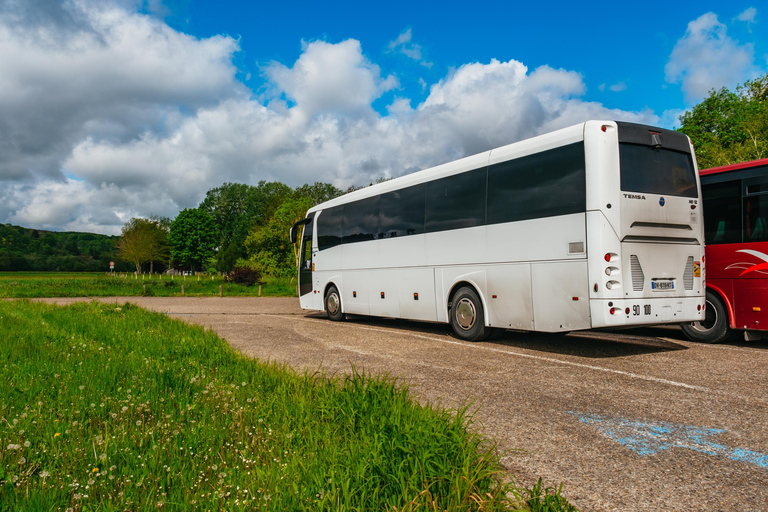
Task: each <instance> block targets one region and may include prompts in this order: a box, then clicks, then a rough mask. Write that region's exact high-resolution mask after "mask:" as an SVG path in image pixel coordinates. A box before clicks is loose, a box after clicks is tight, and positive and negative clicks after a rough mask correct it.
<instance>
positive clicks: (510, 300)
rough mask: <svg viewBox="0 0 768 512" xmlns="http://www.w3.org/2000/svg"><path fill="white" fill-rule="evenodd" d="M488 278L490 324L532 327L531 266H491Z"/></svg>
mask: <svg viewBox="0 0 768 512" xmlns="http://www.w3.org/2000/svg"><path fill="white" fill-rule="evenodd" d="M486 276H487V278H488V279H487V281H488V297H489V298H488V324H489V325H491V326H492V327H501V328H503V329H521V330H524V331H532V330H533V297H532V292H531V265H530V264H528V263H519V264H517V265H490V266H488V268H487V269H486Z"/></svg>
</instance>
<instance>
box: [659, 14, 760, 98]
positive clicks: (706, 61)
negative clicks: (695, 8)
mask: <svg viewBox="0 0 768 512" xmlns="http://www.w3.org/2000/svg"><path fill="white" fill-rule="evenodd" d="M754 53H755V52H754V45H753V44H752V43H745V44H739V42H738V41H736V40H734V39H732V38H731V37H729V36H728V27H726V25H724V24H723V23H720V21H718V18H717V15H716V14H714V13H711V12H709V13H706V14H703V15H701V16H700V17H698V18H696V19H695V20H693V21H691V22H690V23H688V28H687V30H686V32H685V35H684V36H683V37H682V38H681V39H680V40H678V41H677V44H675V47H674V49H673V50H672V54H671V55H670V57H669V62H667V65H666V67H665V69H664V70H665V73H666V80H667V82H670V83H679V84H681V87H682V90H683V92H684V93H685V97H686V99H687V100H688V101H690V102H693V101H696V100H699V99H701V98H703V97H705V96H706V95H707V93H708V92H709V91H710V90H711V89H717V88H720V87H734V86H735V85H737V84H738V83H740V82H743V81H744V80H746V79H748V78H751V77H753V76H755V75H756V74H757V72H758V70H757V68H756V67H755V64H754Z"/></svg>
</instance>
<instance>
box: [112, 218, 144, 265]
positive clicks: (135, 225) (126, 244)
mask: <svg viewBox="0 0 768 512" xmlns="http://www.w3.org/2000/svg"><path fill="white" fill-rule="evenodd" d="M151 245H152V221H150V220H149V219H141V218H132V219H131V220H129V221H128V222H126V223H125V225H124V226H123V229H122V232H121V234H120V239H119V240H118V242H117V253H118V255H119V256H120V257H121V258H123V259H124V260H126V261H130V262H131V263H133V264H134V265H136V272H141V264H142V263H144V262H146V261H149V259H150V247H151Z"/></svg>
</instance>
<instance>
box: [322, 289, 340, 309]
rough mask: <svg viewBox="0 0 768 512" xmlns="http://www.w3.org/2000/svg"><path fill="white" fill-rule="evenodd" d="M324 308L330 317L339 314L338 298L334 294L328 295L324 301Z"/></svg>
mask: <svg viewBox="0 0 768 512" xmlns="http://www.w3.org/2000/svg"><path fill="white" fill-rule="evenodd" d="M325 307H326V308H327V309H328V313H330V314H332V315H335V314H336V313H338V312H339V296H338V295H337V294H336V292H333V293H331V294H330V295H328V300H327V301H326V304H325Z"/></svg>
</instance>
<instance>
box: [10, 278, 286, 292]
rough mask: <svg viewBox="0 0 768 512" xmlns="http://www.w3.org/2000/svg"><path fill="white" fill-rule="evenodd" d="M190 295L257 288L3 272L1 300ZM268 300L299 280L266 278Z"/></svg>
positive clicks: (217, 281)
mask: <svg viewBox="0 0 768 512" xmlns="http://www.w3.org/2000/svg"><path fill="white" fill-rule="evenodd" d="M182 285H183V286H184V294H185V295H187V296H197V297H205V296H207V297H213V296H217V295H219V286H221V287H222V292H223V294H224V295H225V296H237V297H242V296H256V295H257V294H258V292H259V287H258V285H255V286H243V285H240V284H236V283H231V282H225V281H224V279H223V278H221V277H219V276H214V277H213V278H211V276H200V277H199V279H198V277H197V276H187V277H186V278H184V277H182V276H175V277H173V278H171V277H170V276H166V275H159V274H154V275H153V276H151V277H150V276H149V275H144V276H141V275H140V276H138V278H136V276H134V275H133V274H115V275H109V274H87V273H62V272H51V273H40V272H30V273H26V272H0V298H33V297H136V296H141V295H148V296H158V297H177V296H180V295H181V287H182ZM261 294H262V295H263V296H266V297H294V296H296V280H295V279H294V280H293V282H291V280H290V279H287V278H282V279H281V278H271V277H267V278H266V279H265V282H264V284H263V286H262V289H261Z"/></svg>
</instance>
